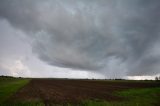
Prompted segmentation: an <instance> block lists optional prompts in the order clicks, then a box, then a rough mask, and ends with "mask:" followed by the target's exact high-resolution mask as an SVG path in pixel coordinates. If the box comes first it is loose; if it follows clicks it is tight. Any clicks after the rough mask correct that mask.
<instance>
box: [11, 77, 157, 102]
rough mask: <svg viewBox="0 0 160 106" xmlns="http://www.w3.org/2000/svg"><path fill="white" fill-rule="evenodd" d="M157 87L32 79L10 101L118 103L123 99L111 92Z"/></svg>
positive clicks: (130, 83)
mask: <svg viewBox="0 0 160 106" xmlns="http://www.w3.org/2000/svg"><path fill="white" fill-rule="evenodd" d="M157 86H159V83H156V82H155V83H154V82H127V81H96V80H64V79H33V80H31V81H30V83H29V84H27V85H26V86H25V87H23V88H22V89H21V90H19V91H18V92H17V93H16V94H15V95H13V96H12V97H11V100H13V101H31V100H41V101H43V103H45V104H50V103H64V104H65V103H78V102H81V101H83V100H88V99H102V100H107V101H120V100H123V99H124V98H121V97H118V96H116V95H114V94H113V92H115V91H121V90H126V89H130V88H135V89H140V88H146V87H157Z"/></svg>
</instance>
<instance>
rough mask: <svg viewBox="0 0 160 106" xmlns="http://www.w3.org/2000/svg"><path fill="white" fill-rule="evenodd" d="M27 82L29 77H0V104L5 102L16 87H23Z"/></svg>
mask: <svg viewBox="0 0 160 106" xmlns="http://www.w3.org/2000/svg"><path fill="white" fill-rule="evenodd" d="M28 82H29V79H16V78H9V79H7V78H6V79H4V78H3V79H0V104H2V103H3V102H5V101H6V100H7V99H8V98H9V97H10V96H11V95H13V94H14V93H15V92H16V91H17V90H18V89H20V88H21V87H23V86H24V85H26V84H27V83H28Z"/></svg>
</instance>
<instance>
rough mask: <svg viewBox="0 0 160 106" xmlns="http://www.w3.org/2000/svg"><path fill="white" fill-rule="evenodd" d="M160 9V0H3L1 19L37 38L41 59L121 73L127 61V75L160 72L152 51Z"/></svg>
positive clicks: (53, 62) (1, 3) (69, 66)
mask: <svg viewBox="0 0 160 106" xmlns="http://www.w3.org/2000/svg"><path fill="white" fill-rule="evenodd" d="M159 9H160V1H159V0H152V1H151V0H134V1H133V0H114V1H113V0H101V1H94V0H93V1H89V0H80V1H72V0H70V1H54V0H45V1H44V0H34V1H33V0H14V1H10V0H1V1H0V17H1V18H2V19H3V18H4V19H6V20H8V21H9V22H10V23H11V24H12V25H13V26H14V27H16V28H18V29H21V30H23V31H24V32H26V33H27V34H28V36H29V37H30V38H32V39H33V45H32V50H33V52H34V53H36V54H37V55H38V57H39V58H40V59H41V60H43V61H45V62H47V63H48V64H50V65H56V66H59V67H67V68H74V69H83V70H94V71H95V72H96V71H99V72H105V73H106V70H107V71H108V72H109V71H113V70H112V69H110V68H108V67H115V69H116V73H117V74H118V73H119V74H120V73H121V72H120V71H119V70H118V69H119V68H120V65H118V64H119V63H122V64H124V65H123V68H122V67H121V68H120V69H124V70H127V71H124V74H127V75H148V74H149V75H152V74H157V73H160V71H159V70H158V69H159V64H160V59H159V58H158V56H159V55H158V56H157V55H156V56H155V55H154V56H152V57H149V55H148V52H147V51H151V50H152V47H153V45H154V44H155V43H156V42H159V41H160V38H159V37H160V35H159V34H160V33H159V29H160V27H159V23H160V19H159V16H160V14H159ZM157 49H159V48H157ZM155 52H156V51H155ZM112 57H114V58H113V59H112ZM113 60H114V61H118V63H115V64H114V63H112V61H113ZM110 64H112V65H110Z"/></svg>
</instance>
